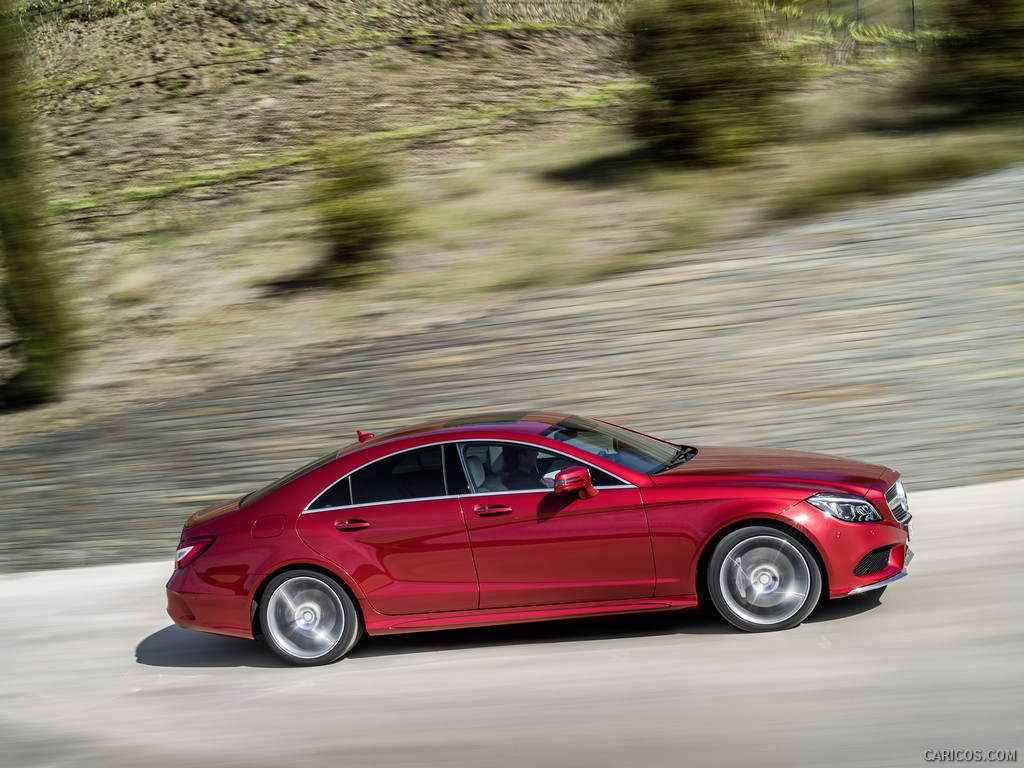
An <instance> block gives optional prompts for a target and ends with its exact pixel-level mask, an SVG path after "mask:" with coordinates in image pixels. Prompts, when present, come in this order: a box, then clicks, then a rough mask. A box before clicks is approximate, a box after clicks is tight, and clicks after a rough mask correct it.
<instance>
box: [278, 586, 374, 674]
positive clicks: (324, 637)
mask: <svg viewBox="0 0 1024 768" xmlns="http://www.w3.org/2000/svg"><path fill="white" fill-rule="evenodd" d="M259 613H260V626H261V627H262V628H263V637H264V639H265V640H266V643H267V645H269V646H270V649H271V650H272V651H273V652H274V653H276V654H277V655H278V656H280V657H281V658H282V659H284V660H285V661H287V662H289V663H291V664H298V665H301V666H314V665H317V664H329V663H330V662H332V661H336V660H337V659H340V658H341V657H342V656H344V655H345V654H346V653H348V652H349V651H350V650H351V649H352V646H354V645H355V644H356V642H358V640H359V638H360V636H361V635H362V633H363V624H362V617H361V616H360V614H359V610H358V609H357V608H356V605H355V603H354V602H353V600H352V598H351V597H349V595H348V593H347V592H346V591H345V590H344V589H343V588H342V587H341V586H340V585H339V584H338V583H337V582H335V581H334V580H333V579H331V578H329V577H327V576H324V575H323V574H322V573H318V572H316V571H288V572H286V573H282V574H279V575H278V576H275V577H274V579H273V580H272V581H271V582H270V583H269V584H268V585H267V589H266V591H265V592H264V597H263V600H262V601H261V602H260V608H259Z"/></svg>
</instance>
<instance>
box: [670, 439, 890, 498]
mask: <svg viewBox="0 0 1024 768" xmlns="http://www.w3.org/2000/svg"><path fill="white" fill-rule="evenodd" d="M886 471H887V470H886V468H885V467H882V466H879V465H877V464H868V463H866V462H863V461H855V460H853V459H845V458H842V457H841V456H829V455H826V454H823V453H805V452H803V451H783V450H771V449H765V448H732V447H724V446H713V445H712V446H698V447H697V455H696V456H694V457H693V458H692V459H690V460H689V461H688V462H686V463H685V464H680V465H679V466H678V467H673V468H672V469H669V470H666V471H665V472H660V473H658V474H657V475H652V476H651V479H652V480H653V481H654V483H655V484H656V485H658V486H672V485H690V484H692V483H693V482H694V481H700V482H708V481H714V480H715V479H720V480H721V482H722V483H723V484H728V485H733V484H736V483H741V484H743V485H785V486H799V487H806V488H809V489H812V490H833V489H835V490H840V491H843V492H847V493H863V492H864V491H866V490H867V489H868V488H872V487H875V486H876V485H878V483H879V479H880V478H881V477H882V475H883V474H885V472H886Z"/></svg>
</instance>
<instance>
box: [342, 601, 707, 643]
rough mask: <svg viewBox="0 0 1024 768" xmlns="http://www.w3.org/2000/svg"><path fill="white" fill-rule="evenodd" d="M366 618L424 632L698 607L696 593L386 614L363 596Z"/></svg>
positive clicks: (375, 626)
mask: <svg viewBox="0 0 1024 768" xmlns="http://www.w3.org/2000/svg"><path fill="white" fill-rule="evenodd" d="M359 605H360V608H362V611H363V617H364V619H365V621H366V633H367V634H368V635H394V634H400V633H402V632H424V631H427V630H431V629H465V628H468V627H487V626H496V625H500V624H525V623H528V622H534V621H552V620H554V619H571V618H581V617H584V616H613V615H615V614H623V613H652V612H655V611H678V610H682V609H685V608H696V607H697V596H696V595H688V596H685V597H659V598H652V599H646V600H604V601H601V602H594V603H566V604H563V605H538V606H516V607H514V608H488V609H485V610H476V611H451V612H446V613H428V614H409V615H406V616H387V615H384V614H382V613H377V612H376V611H374V610H373V608H371V607H370V606H369V604H368V603H367V602H366V601H365V600H360V601H359Z"/></svg>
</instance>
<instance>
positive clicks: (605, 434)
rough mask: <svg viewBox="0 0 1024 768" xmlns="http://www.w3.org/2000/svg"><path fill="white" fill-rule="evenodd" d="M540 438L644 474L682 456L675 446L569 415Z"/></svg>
mask: <svg viewBox="0 0 1024 768" xmlns="http://www.w3.org/2000/svg"><path fill="white" fill-rule="evenodd" d="M541 435H542V436H543V437H550V438H552V439H553V440H558V441H560V442H563V443H568V444H569V445H572V446H574V447H576V448H582V449H583V450H584V451H589V452H590V453H593V454H595V455H597V456H601V457H604V458H606V459H609V460H610V461H614V462H615V463H616V464H621V465H622V466H624V467H627V468H628V469H632V470H635V471H637V472H643V473H644V474H646V475H653V474H655V473H656V472H661V471H662V470H663V469H666V468H667V467H669V466H671V465H673V464H674V463H676V461H677V460H678V459H679V457H680V456H681V455H685V453H683V452H682V451H681V449H680V446H678V445H673V444H672V443H668V442H665V441H664V440H658V439H656V438H653V437H648V436H647V435H642V434H640V433H639V432H633V431H632V430H629V429H624V428H623V427H617V426H615V425H614V424H606V423H605V422H603V421H595V420H594V419H588V418H586V417H583V416H570V417H569V418H567V419H565V420H564V421H561V422H559V423H558V424H555V425H554V426H552V427H550V428H548V429H546V430H544V431H543V432H542V433H541Z"/></svg>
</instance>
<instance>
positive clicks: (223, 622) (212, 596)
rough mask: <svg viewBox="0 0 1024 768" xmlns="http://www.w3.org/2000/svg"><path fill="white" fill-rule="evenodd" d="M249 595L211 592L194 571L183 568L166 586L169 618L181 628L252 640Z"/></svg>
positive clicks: (221, 589) (232, 591) (208, 586)
mask: <svg viewBox="0 0 1024 768" xmlns="http://www.w3.org/2000/svg"><path fill="white" fill-rule="evenodd" d="M247 586H248V585H247ZM248 592H249V590H248V589H247V588H242V589H239V590H237V591H236V590H231V589H224V588H219V589H218V588H211V587H210V585H209V584H206V583H204V582H203V581H202V580H201V579H199V578H198V577H197V576H196V574H195V573H194V572H192V569H191V568H182V569H181V570H178V571H175V572H174V574H173V575H172V576H171V579H170V581H168V582H167V615H168V616H170V617H171V620H172V621H173V622H174V623H175V624H177V625H178V626H179V627H185V628H187V629H197V630H199V631H201V632H212V633H213V634H215V635H227V636H228V637H244V638H247V639H250V640H251V639H253V632H252V617H251V615H250V605H251V601H250V599H249V594H248Z"/></svg>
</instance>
